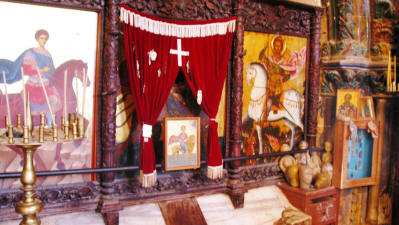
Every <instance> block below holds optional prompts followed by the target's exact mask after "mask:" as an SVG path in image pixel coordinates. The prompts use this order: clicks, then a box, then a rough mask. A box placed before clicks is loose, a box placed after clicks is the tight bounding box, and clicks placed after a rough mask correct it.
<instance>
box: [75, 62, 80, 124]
mask: <svg viewBox="0 0 399 225" xmlns="http://www.w3.org/2000/svg"><path fill="white" fill-rule="evenodd" d="M75 86H76V88H75V92H76V116H77V117H78V116H79V110H78V109H79V93H78V71H76V70H75Z"/></svg>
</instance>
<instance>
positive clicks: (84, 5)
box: [18, 0, 104, 10]
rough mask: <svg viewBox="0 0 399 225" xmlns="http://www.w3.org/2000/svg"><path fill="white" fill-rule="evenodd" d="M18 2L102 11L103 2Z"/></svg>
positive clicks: (60, 0)
mask: <svg viewBox="0 0 399 225" xmlns="http://www.w3.org/2000/svg"><path fill="white" fill-rule="evenodd" d="M18 1H19V2H27V3H39V4H49V5H52V6H62V7H71V8H79V9H91V10H102V9H103V7H104V0H18Z"/></svg>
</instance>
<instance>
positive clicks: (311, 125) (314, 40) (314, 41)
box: [305, 8, 323, 147]
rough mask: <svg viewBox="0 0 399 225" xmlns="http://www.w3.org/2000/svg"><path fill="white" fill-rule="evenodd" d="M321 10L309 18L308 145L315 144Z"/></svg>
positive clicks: (306, 116)
mask: <svg viewBox="0 0 399 225" xmlns="http://www.w3.org/2000/svg"><path fill="white" fill-rule="evenodd" d="M322 14H323V10H322V9H321V8H316V9H315V11H314V14H313V16H312V19H311V26H312V29H311V34H310V68H309V75H308V83H307V85H308V93H307V96H308V97H307V101H306V103H307V104H306V106H305V118H306V119H305V121H306V123H307V124H306V125H305V127H306V129H307V130H306V131H305V134H306V140H307V141H308V143H309V147H315V146H316V132H317V108H318V106H317V104H318V98H319V88H320V76H319V74H320V38H321V36H320V29H321V28H320V25H321V15H322Z"/></svg>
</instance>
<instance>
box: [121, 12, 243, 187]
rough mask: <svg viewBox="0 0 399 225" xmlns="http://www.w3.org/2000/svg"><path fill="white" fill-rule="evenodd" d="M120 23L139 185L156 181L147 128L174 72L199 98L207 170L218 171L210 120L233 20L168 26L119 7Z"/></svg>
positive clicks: (224, 69) (217, 149) (222, 76)
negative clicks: (137, 133)
mask: <svg viewBox="0 0 399 225" xmlns="http://www.w3.org/2000/svg"><path fill="white" fill-rule="evenodd" d="M121 21H122V22H123V26H124V41H125V55H126V60H127V65H128V71H129V77H130V84H131V89H132V91H133V96H134V99H135V102H136V106H137V107H136V109H137V114H138V119H139V122H140V124H141V125H142V126H143V135H142V137H141V147H140V169H141V171H142V172H143V176H144V178H143V179H144V181H142V182H143V185H144V186H151V185H154V184H155V179H152V178H154V177H156V175H155V153H154V147H153V143H152V138H151V128H152V127H151V126H152V125H153V124H154V123H155V121H156V119H157V118H158V115H159V113H160V112H161V110H162V107H163V106H164V104H165V102H166V100H167V98H168V96H169V92H170V89H171V88H172V86H173V84H174V81H175V79H176V76H177V74H178V70H179V69H182V70H183V72H184V73H185V75H186V78H187V81H188V83H189V85H190V87H191V89H192V91H193V92H194V95H195V96H196V97H197V93H198V91H199V90H201V92H202V102H201V104H200V105H201V107H202V108H203V109H204V111H205V112H206V113H207V114H208V116H209V117H210V118H211V120H210V124H209V134H208V137H209V140H208V151H207V152H208V165H209V166H221V165H222V156H221V152H220V146H219V141H218V136H217V123H216V121H215V120H214V118H215V116H216V114H217V110H218V106H219V102H220V96H221V92H222V89H223V84H224V80H225V77H226V73H227V64H228V59H229V56H230V49H231V42H232V38H233V32H234V28H235V18H227V19H221V20H214V21H196V22H182V21H172V20H165V19H161V18H156V17H153V16H149V15H145V14H143V13H140V12H138V11H135V10H133V9H131V8H129V7H128V6H126V5H123V4H122V5H121ZM146 130H149V131H146ZM146 176H147V178H146ZM151 176H152V178H151ZM146 179H147V180H148V181H147V182H146ZM151 179H152V180H151Z"/></svg>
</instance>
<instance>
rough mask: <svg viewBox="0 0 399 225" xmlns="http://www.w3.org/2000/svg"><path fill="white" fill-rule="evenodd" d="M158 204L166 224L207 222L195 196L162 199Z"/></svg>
mask: <svg viewBox="0 0 399 225" xmlns="http://www.w3.org/2000/svg"><path fill="white" fill-rule="evenodd" d="M158 205H159V208H160V209H161V212H162V216H163V218H164V220H165V223H166V225H180V224H197V225H202V224H203V225H206V224H207V223H206V220H205V217H204V215H203V214H202V211H201V208H200V207H199V205H198V202H197V200H196V199H195V198H185V199H180V200H175V201H162V202H159V203H158Z"/></svg>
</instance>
